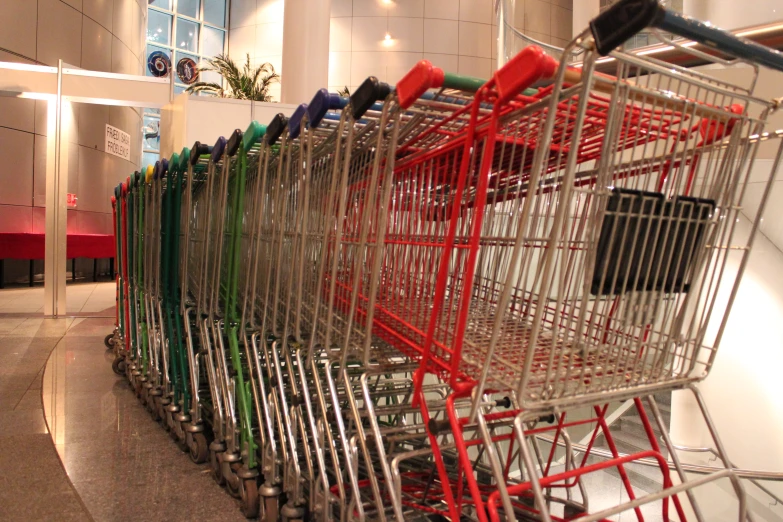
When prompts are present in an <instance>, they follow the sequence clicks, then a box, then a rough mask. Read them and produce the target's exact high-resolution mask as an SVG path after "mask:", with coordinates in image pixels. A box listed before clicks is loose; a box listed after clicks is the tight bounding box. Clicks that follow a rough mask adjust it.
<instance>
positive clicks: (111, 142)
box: [106, 124, 130, 161]
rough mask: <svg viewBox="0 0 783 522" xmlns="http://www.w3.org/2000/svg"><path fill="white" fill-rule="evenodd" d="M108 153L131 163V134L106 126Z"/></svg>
mask: <svg viewBox="0 0 783 522" xmlns="http://www.w3.org/2000/svg"><path fill="white" fill-rule="evenodd" d="M106 152H108V153H109V154H114V155H115V156H119V157H121V158H122V159H125V160H128V161H130V134H128V133H127V132H122V131H121V130H120V129H118V128H117V127H112V126H111V125H109V124H106Z"/></svg>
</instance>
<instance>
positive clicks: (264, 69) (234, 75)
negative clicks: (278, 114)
mask: <svg viewBox="0 0 783 522" xmlns="http://www.w3.org/2000/svg"><path fill="white" fill-rule="evenodd" d="M204 61H205V62H206V64H205V65H201V66H200V67H199V68H198V72H199V73H202V72H216V73H218V74H219V75H220V76H222V77H223V85H220V84H219V83H216V82H201V81H199V82H195V83H193V84H192V85H190V86H189V87H188V88H187V89H185V92H188V93H199V92H203V93H207V94H212V95H215V96H218V97H220V98H236V99H238V100H253V101H262V102H268V101H272V96H271V95H270V94H269V87H270V86H271V85H272V84H273V83H276V82H279V81H280V75H279V74H277V73H276V72H275V68H274V67H273V66H272V64H271V63H263V64H261V65H259V66H258V67H255V68H253V67H252V66H251V65H250V54H248V55H247V60H246V61H245V65H244V67H243V68H242V69H241V70H240V69H239V67H237V64H236V63H235V62H234V60H232V59H231V58H230V57H228V56H227V55H225V54H219V55H217V56H215V57H214V58H206V59H205V60H204Z"/></svg>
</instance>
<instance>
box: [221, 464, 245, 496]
mask: <svg viewBox="0 0 783 522" xmlns="http://www.w3.org/2000/svg"><path fill="white" fill-rule="evenodd" d="M239 465H240V463H239V462H233V463H232V464H231V466H228V468H229V469H230V470H231V471H230V473H231V478H226V479H225V481H226V491H228V494H229V495H231V496H232V497H234V498H241V497H242V484H241V482H242V479H241V478H239V477H238V476H237V473H236V468H237V467H239ZM224 468H225V466H224ZM224 478H225V475H224Z"/></svg>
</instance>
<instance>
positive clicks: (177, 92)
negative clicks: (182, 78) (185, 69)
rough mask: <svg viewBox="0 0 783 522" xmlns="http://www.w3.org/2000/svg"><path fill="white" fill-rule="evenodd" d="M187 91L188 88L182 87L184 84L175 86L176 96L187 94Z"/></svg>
mask: <svg viewBox="0 0 783 522" xmlns="http://www.w3.org/2000/svg"><path fill="white" fill-rule="evenodd" d="M185 89H187V87H186V86H184V85H182V84H179V83H175V84H174V94H175V95H176V94H182V93H183V92H185Z"/></svg>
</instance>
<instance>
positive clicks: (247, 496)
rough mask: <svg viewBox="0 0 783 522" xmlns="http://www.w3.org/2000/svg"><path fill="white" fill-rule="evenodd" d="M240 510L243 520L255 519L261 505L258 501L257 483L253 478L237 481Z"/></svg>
mask: <svg viewBox="0 0 783 522" xmlns="http://www.w3.org/2000/svg"><path fill="white" fill-rule="evenodd" d="M239 487H240V492H239V493H240V495H239V499H240V503H239V506H240V509H241V510H242V514H243V515H245V518H256V517H258V512H259V511H260V508H261V505H260V504H259V499H258V481H257V480H256V479H255V478H252V479H244V480H240V481H239Z"/></svg>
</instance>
